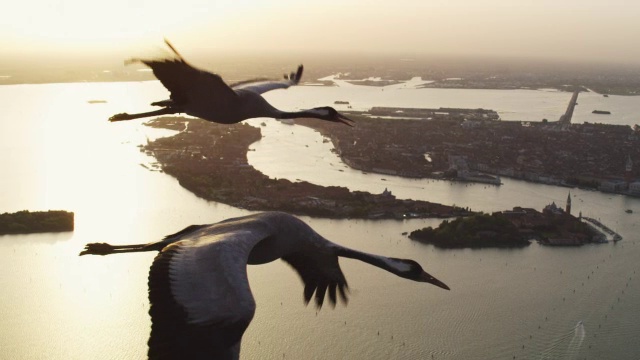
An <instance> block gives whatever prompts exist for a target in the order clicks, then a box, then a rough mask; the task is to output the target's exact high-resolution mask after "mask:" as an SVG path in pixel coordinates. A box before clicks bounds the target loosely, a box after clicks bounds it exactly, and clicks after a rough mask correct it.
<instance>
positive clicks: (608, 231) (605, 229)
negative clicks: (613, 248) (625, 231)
mask: <svg viewBox="0 0 640 360" xmlns="http://www.w3.org/2000/svg"><path fill="white" fill-rule="evenodd" d="M582 220H584V221H586V222H588V223H589V224H590V225H593V227H594V228H596V229H597V230H598V231H601V232H603V233H605V234H607V235H609V236H611V238H612V239H613V241H614V242H615V241H620V240H622V236H621V235H620V234H618V233H617V232H615V231H613V230H611V229H610V228H609V227H608V226H607V225H605V224H603V223H601V222H600V221H598V220H596V219H594V218H590V217H587V216H583V217H582Z"/></svg>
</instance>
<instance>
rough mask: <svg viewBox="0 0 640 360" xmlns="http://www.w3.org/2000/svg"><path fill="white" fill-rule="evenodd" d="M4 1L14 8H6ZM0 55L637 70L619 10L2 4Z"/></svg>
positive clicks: (631, 32)
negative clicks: (610, 65) (385, 60)
mask: <svg viewBox="0 0 640 360" xmlns="http://www.w3.org/2000/svg"><path fill="white" fill-rule="evenodd" d="M10 1H11V2H10ZM5 4H7V5H4V6H3V8H2V14H1V15H0V16H1V17H2V21H0V34H2V35H1V36H0V46H1V48H2V49H3V53H5V54H9V55H11V54H16V53H19V54H33V55H35V54H38V55H42V54H54V53H61V52H65V53H70V54H77V53H81V52H83V53H96V52H97V53H99V54H107V53H117V54H118V55H119V56H121V55H120V54H125V53H130V52H131V49H133V48H137V47H140V46H143V45H144V46H149V45H161V43H162V38H163V37H168V38H169V39H171V40H172V41H173V42H174V44H175V45H176V46H177V47H178V48H179V49H183V50H185V52H187V50H188V51H189V52H193V51H197V50H199V49H204V50H215V51H218V50H219V51H232V50H246V49H257V50H273V51H306V50H320V51H322V50H323V49H326V50H327V51H334V50H335V51H367V52H378V51H380V52H385V51H393V52H400V53H405V54H416V53H426V54H465V55H489V54H495V55H506V56H524V57H531V56H535V57H542V58H578V57H579V58H583V59H589V60H598V61H601V60H604V61H613V62H627V63H629V62H631V63H638V64H640V46H638V35H640V21H639V20H638V19H640V2H636V1H628V0H624V1H622V0H606V1H605V0H599V1H595V0H532V1H529V0H527V1H524V0H492V1H482V0H387V1H377V0H373V1H358V0H339V1H338V0H305V1H293V0H284V1H283V0H279V1H275V0H272V1H259V0H244V1H242V0H240V1H239V0H229V1H226V0H223V1H216V0H173V1H167V0H103V1H91V0H89V1H87V0H13V1H12V0H8V1H6V2H5Z"/></svg>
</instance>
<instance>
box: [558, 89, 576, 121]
mask: <svg viewBox="0 0 640 360" xmlns="http://www.w3.org/2000/svg"><path fill="white" fill-rule="evenodd" d="M578 94H580V90H576V91H574V92H573V95H572V96H571V100H570V101H569V106H567V111H565V113H564V114H562V115H561V116H560V120H558V121H559V122H560V123H562V124H571V118H572V117H573V109H575V107H576V104H577V103H578Z"/></svg>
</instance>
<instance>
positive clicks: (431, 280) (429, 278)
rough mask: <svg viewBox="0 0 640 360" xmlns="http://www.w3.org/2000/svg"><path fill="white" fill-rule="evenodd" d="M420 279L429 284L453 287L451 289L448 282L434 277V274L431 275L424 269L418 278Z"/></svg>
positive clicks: (446, 288) (447, 288) (445, 287)
mask: <svg viewBox="0 0 640 360" xmlns="http://www.w3.org/2000/svg"><path fill="white" fill-rule="evenodd" d="M418 281H421V282H427V283H429V284H432V285H435V286H437V287H440V288H443V289H445V290H451V289H449V287H448V286H447V284H445V283H443V282H442V281H440V280H438V279H436V278H434V277H433V276H431V275H429V274H428V273H426V272H424V271H423V272H422V274H420V277H419V278H418Z"/></svg>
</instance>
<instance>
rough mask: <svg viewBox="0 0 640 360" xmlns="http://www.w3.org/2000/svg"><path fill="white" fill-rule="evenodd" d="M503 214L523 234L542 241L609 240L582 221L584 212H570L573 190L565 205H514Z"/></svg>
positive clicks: (567, 243)
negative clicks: (528, 206)
mask: <svg viewBox="0 0 640 360" xmlns="http://www.w3.org/2000/svg"><path fill="white" fill-rule="evenodd" d="M501 214H502V215H503V216H504V217H505V218H507V219H508V220H509V221H510V222H511V223H512V224H513V225H515V226H516V227H517V228H518V231H519V232H520V234H521V235H522V236H524V237H526V238H529V239H535V240H538V242H540V243H541V244H543V245H552V246H579V245H583V244H587V243H603V242H607V240H606V236H605V235H604V234H603V233H602V232H600V231H598V230H597V229H596V228H595V227H594V226H592V225H590V224H588V223H586V222H583V221H582V214H580V215H579V216H578V217H575V216H573V215H572V214H571V194H569V195H568V196H567V202H566V205H565V207H564V208H562V207H560V206H558V205H556V203H555V202H552V203H551V204H549V205H547V206H545V207H544V209H543V210H542V212H539V211H537V210H535V209H532V208H523V207H515V208H513V210H508V211H502V212H501Z"/></svg>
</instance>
